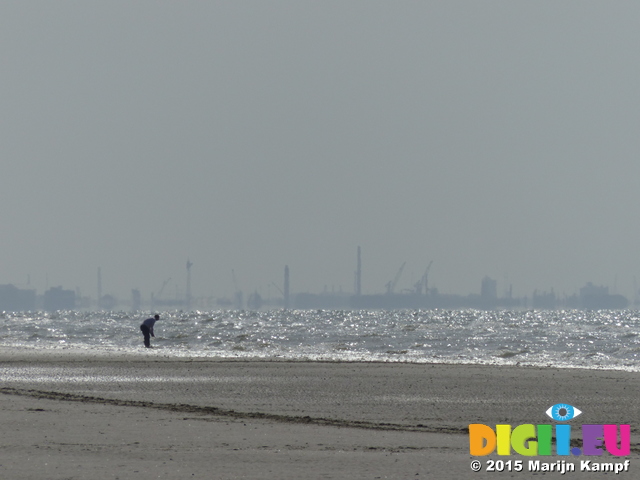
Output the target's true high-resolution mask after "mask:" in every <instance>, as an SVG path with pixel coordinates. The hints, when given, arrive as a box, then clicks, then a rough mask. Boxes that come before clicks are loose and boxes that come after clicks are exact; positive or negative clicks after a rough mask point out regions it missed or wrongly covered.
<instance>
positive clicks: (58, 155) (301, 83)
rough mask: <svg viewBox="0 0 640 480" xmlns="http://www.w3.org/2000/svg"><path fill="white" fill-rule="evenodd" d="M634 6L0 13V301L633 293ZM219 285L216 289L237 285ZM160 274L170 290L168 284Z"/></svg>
mask: <svg viewBox="0 0 640 480" xmlns="http://www.w3.org/2000/svg"><path fill="white" fill-rule="evenodd" d="M639 19H640V4H639V3H638V2H632V1H618V2H595V1H583V0H580V1H577V0H574V1H571V0H568V1H563V2H557V1H555V0H541V1H536V2H513V1H512V0H504V1H498V0H490V1H484V2H475V1H470V0H467V1H456V0H447V1H394V2H390V1H379V0H366V1H365V0H361V1H356V0H349V1H344V0H335V1H334V0H323V1H305V0H273V1H271V0H270V1H263V0H253V1H252V0H246V1H238V2H237V1H211V0H209V1H180V2H178V1H156V0H153V1H148V0H137V1H135V2H130V1H119V0H110V1H108V2H87V1H68V0H59V1H56V2H50V1H43V0H34V1H28V2H24V1H4V2H1V3H0V45H1V48H0V75H1V78H0V85H2V88H0V165H1V166H2V170H1V172H2V173H1V175H0V205H1V206H0V222H1V224H2V230H3V233H2V236H1V237H0V252H1V253H0V284H5V283H13V284H16V285H19V286H24V285H27V284H29V285H30V286H31V287H32V288H36V289H37V290H38V292H39V293H42V292H43V291H44V290H45V289H46V288H48V287H52V286H63V287H64V288H67V289H76V288H79V289H80V290H81V292H82V294H83V295H89V296H93V297H95V295H96V291H97V290H96V289H97V286H96V285H97V269H98V268H99V267H100V268H101V272H102V291H103V293H104V294H107V293H108V294H112V295H115V296H117V297H119V298H129V297H130V292H131V289H134V288H137V289H139V290H140V291H141V293H142V295H143V298H148V297H149V295H150V294H151V293H152V292H155V293H158V292H159V290H160V289H161V287H162V285H163V283H165V282H167V286H166V288H167V291H168V292H170V293H171V294H176V295H179V294H184V291H185V284H186V262H187V259H189V260H190V261H191V262H193V266H192V269H191V272H192V280H191V282H192V292H193V295H194V296H203V297H209V296H211V297H224V296H231V295H232V294H233V292H234V290H235V288H236V286H235V285H237V288H239V289H242V290H244V291H245V292H247V293H249V292H252V291H254V290H257V291H258V292H259V293H261V294H262V295H263V296H269V295H276V294H277V290H276V289H277V288H280V289H281V288H282V284H283V270H284V266H285V265H288V266H289V268H290V271H291V289H292V291H293V292H312V293H317V292H321V291H323V290H324V289H327V290H329V291H331V290H333V291H339V290H342V291H344V292H353V288H354V271H355V269H356V249H357V247H358V246H360V247H361V248H362V290H363V293H378V292H383V291H384V290H385V284H386V283H387V282H388V281H389V280H391V279H393V278H394V276H395V275H396V272H397V271H398V269H399V268H400V266H401V265H402V264H403V263H404V262H407V264H406V267H405V269H404V271H403V275H402V276H401V278H400V279H399V281H398V284H397V290H398V291H400V290H402V289H406V288H411V287H412V285H413V284H414V283H415V282H416V281H417V280H418V279H419V278H420V277H421V276H422V274H423V273H424V270H425V269H426V267H427V265H428V264H429V262H431V261H433V264H432V266H431V269H430V271H429V285H430V287H437V288H438V290H439V291H440V292H442V293H460V294H465V295H466V294H467V293H479V291H480V282H481V280H482V278H483V277H484V276H485V275H487V276H489V277H491V278H494V279H496V280H497V281H498V291H499V293H500V294H502V293H503V292H504V291H506V289H507V288H509V286H512V288H513V294H514V295H516V296H525V295H528V296H531V294H532V292H533V291H534V290H536V289H537V290H538V291H550V290H551V289H553V290H554V291H555V292H556V293H557V294H559V295H562V294H566V295H571V294H573V293H576V292H577V291H578V289H579V288H580V287H582V286H583V285H584V284H585V283H586V282H593V283H594V284H596V285H604V286H608V287H609V288H610V291H611V292H612V293H621V294H624V295H627V296H631V295H632V292H633V290H634V284H635V283H634V282H635V278H636V276H640V255H639V252H638V250H639V247H640V242H639V239H640V224H639V223H638V221H637V214H636V211H637V208H638V204H639V203H640V192H639V189H638V186H639V179H640V162H639V161H638V152H640V148H639V147H640V135H638V131H639V128H638V127H639V126H640V122H639V120H640V105H639V103H640V95H638V85H640V78H639V77H640V63H638V61H637V52H638V51H639V50H640V29H638V28H637V26H638V20H639ZM234 276H235V285H234ZM169 279H171V280H169Z"/></svg>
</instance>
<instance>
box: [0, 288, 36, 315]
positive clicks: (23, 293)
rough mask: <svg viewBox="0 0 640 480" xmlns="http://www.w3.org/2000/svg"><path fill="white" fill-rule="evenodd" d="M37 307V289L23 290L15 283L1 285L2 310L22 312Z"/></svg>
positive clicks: (0, 304) (0, 300)
mask: <svg viewBox="0 0 640 480" xmlns="http://www.w3.org/2000/svg"><path fill="white" fill-rule="evenodd" d="M35 309H36V291H35V290H30V289H29V290H22V289H20V288H18V287H16V286H15V285H0V310H1V311H5V312H22V311H27V310H35Z"/></svg>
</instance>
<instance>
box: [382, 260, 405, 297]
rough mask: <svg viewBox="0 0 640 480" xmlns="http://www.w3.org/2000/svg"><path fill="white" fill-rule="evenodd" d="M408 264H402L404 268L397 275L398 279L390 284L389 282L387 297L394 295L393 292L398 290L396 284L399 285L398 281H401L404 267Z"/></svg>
mask: <svg viewBox="0 0 640 480" xmlns="http://www.w3.org/2000/svg"><path fill="white" fill-rule="evenodd" d="M406 264H407V262H404V263H403V264H402V266H401V267H400V269H399V270H398V273H396V277H395V278H394V279H393V280H391V281H390V282H387V285H386V287H387V295H391V294H392V293H393V291H394V290H395V288H396V283H398V280H400V275H402V271H403V270H404V266H405V265H406Z"/></svg>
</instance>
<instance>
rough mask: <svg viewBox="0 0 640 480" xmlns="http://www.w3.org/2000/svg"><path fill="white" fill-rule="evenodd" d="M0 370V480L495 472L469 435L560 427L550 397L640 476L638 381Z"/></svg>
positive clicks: (292, 370) (182, 368) (598, 375)
mask: <svg viewBox="0 0 640 480" xmlns="http://www.w3.org/2000/svg"><path fill="white" fill-rule="evenodd" d="M0 374H1V375H2V380H3V382H2V385H1V387H0V393H2V395H0V407H1V408H0V419H1V421H2V426H3V428H2V430H0V478H15V479H18V478H51V479H63V478H64V479H68V478H78V479H81V478H95V479H102V478H105V479H107V478H109V479H115V478H120V479H125V478H142V479H145V478H176V479H178V478H222V479H235V478H251V479H258V478H276V479H277V478H282V479H288V478H291V479H294V478H296V479H298V478H311V479H314V478H318V479H319V478H338V479H341V478H371V479H375V478H443V479H449V478H450V479H454V478H456V479H459V478H475V479H481V478H495V476H496V475H498V473H490V472H485V471H483V472H480V473H474V472H472V471H471V469H470V462H471V460H473V459H474V458H473V457H471V456H470V455H469V446H468V434H467V431H466V429H467V427H468V425H469V424H470V423H484V424H487V425H490V426H494V425H495V424H498V423H509V424H511V425H514V426H515V425H519V424H522V423H554V422H553V421H551V419H549V418H548V417H547V416H546V415H545V413H544V412H545V411H546V410H547V408H549V407H550V406H551V405H553V404H555V403H559V402H565V403H570V404H572V405H575V406H576V407H578V408H579V409H580V410H582V411H583V414H582V416H581V417H578V418H576V419H575V420H574V423H575V424H576V425H581V424H582V423H616V424H620V423H629V424H631V427H632V455H631V457H626V458H625V459H627V458H628V459H630V460H631V469H630V471H629V472H623V473H621V474H620V476H622V477H624V476H625V475H626V478H639V477H640V458H639V457H640V455H639V453H638V452H639V449H640V431H639V430H638V427H639V426H640V422H639V421H638V420H639V419H640V395H639V393H640V388H639V387H640V375H639V374H636V373H627V372H616V371H593V370H575V369H572V370H567V369H555V368H528V367H495V366H469V365H432V364H429V365H415V364H388V363H332V362H328V363H322V362H285V361H277V360H274V361H265V360H254V361H239V360H216V359H198V358H193V359H190V358H179V359H176V358H168V357H166V356H164V355H163V354H162V352H161V351H160V350H158V351H155V352H148V353H147V352H145V353H142V354H140V355H138V354H135V355H124V354H121V355H114V354H107V353H103V354H88V353H80V352H77V351H56V352H48V353H43V352H38V351H23V350H18V349H0ZM576 428H579V427H578V426H576ZM498 458H500V457H496V456H494V455H492V456H490V457H482V458H479V459H480V460H482V462H483V464H484V463H486V460H487V459H498ZM602 458H603V459H605V458H606V459H607V461H609V462H611V461H616V462H617V461H622V460H623V459H618V458H615V457H611V456H609V455H608V454H607V455H605V456H604V457H602ZM502 459H503V460H507V459H512V460H516V459H523V457H520V456H517V455H513V456H511V457H503V458H502ZM558 459H560V457H558V456H552V457H546V458H543V460H544V461H553V462H555V461H556V460H558ZM564 459H566V460H567V461H571V462H575V463H579V460H580V459H584V458H583V457H569V458H564ZM524 460H528V459H524ZM537 475H542V474H541V473H538V474H537ZM537 475H536V476H533V474H532V473H528V472H526V471H525V472H519V473H516V472H512V473H506V472H503V473H502V474H501V475H500V476H505V477H507V478H511V477H513V478H529V477H530V476H533V478H537ZM573 475H574V476H580V475H588V478H591V477H590V476H589V474H587V473H582V474H581V473H580V472H577V473H574V474H573ZM591 475H593V474H591ZM544 477H545V478H566V475H564V476H563V475H560V474H558V473H555V474H546V475H545V476H544Z"/></svg>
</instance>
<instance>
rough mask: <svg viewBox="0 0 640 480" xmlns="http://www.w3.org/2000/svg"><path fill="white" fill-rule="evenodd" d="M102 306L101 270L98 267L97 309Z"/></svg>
mask: <svg viewBox="0 0 640 480" xmlns="http://www.w3.org/2000/svg"><path fill="white" fill-rule="evenodd" d="M100 308H102V272H101V271H100V267H98V310H99V309H100Z"/></svg>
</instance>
